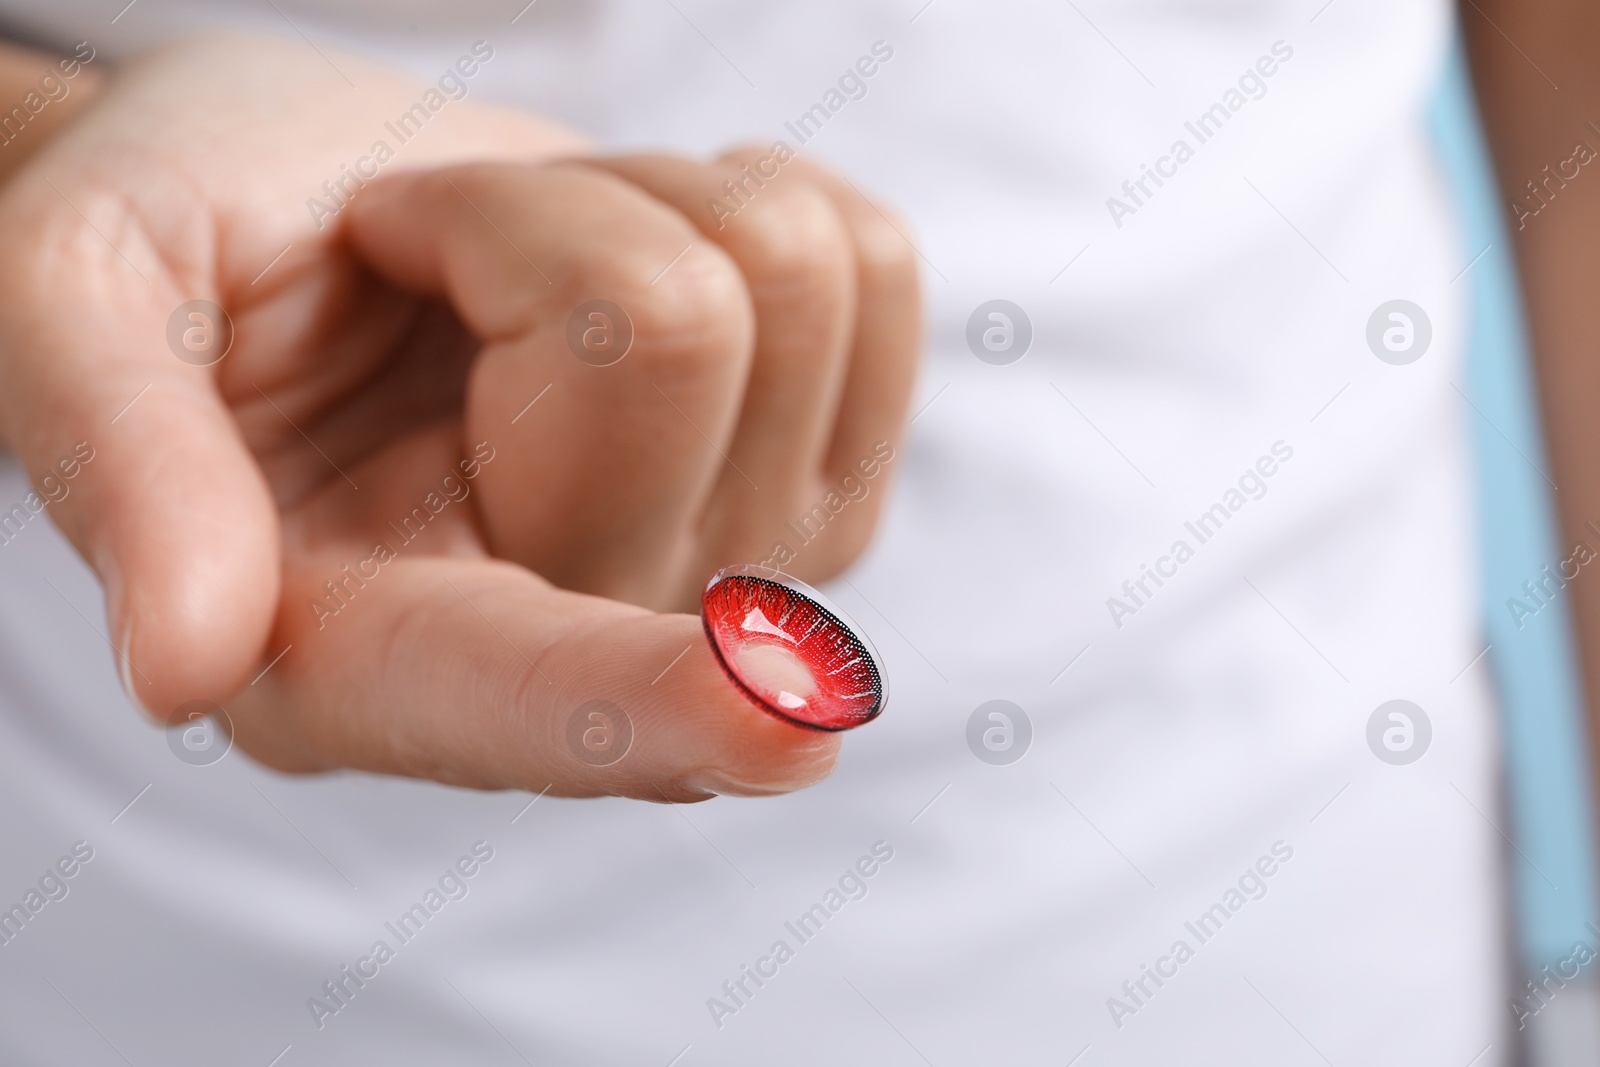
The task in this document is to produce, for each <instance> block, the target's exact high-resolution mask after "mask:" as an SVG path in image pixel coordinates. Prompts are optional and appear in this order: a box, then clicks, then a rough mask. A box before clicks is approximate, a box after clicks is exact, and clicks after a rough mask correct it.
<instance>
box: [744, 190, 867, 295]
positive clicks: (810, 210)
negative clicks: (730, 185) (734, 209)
mask: <svg viewBox="0 0 1600 1067" xmlns="http://www.w3.org/2000/svg"><path fill="white" fill-rule="evenodd" d="M730 229H731V230H732V231H733V232H732V234H730V237H731V238H732V239H733V241H735V242H736V243H737V247H738V254H739V257H740V259H741V260H743V261H744V262H745V263H746V264H747V266H748V267H749V269H750V271H751V273H752V274H754V275H756V276H758V277H759V278H760V279H761V281H762V283H763V284H772V285H780V286H782V285H794V284H805V283H811V284H815V280H816V279H818V278H819V277H821V278H826V279H829V280H832V279H836V278H838V277H840V276H846V277H847V276H848V275H849V273H850V272H851V271H853V270H854V262H853V259H854V256H853V253H852V249H851V240H850V233H849V231H848V230H847V228H846V227H845V223H844V219H843V218H842V217H840V215H839V212H838V209H837V208H835V207H834V206H833V201H832V200H830V199H829V198H828V197H827V196H826V195H825V194H824V193H822V192H821V191H819V190H817V189H815V188H812V187H811V186H808V185H801V184H798V183H790V184H787V185H775V184H774V185H769V186H768V188H767V189H764V190H762V195H759V196H757V197H754V198H752V199H751V201H750V208H749V210H747V211H743V212H741V213H740V214H739V215H738V216H737V217H736V218H735V219H734V220H732V222H731V223H730Z"/></svg>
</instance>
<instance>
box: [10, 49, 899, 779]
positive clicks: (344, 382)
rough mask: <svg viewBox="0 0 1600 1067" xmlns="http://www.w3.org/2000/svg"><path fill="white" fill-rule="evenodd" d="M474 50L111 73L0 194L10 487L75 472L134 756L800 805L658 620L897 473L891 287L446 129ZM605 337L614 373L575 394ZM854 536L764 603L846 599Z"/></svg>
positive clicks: (559, 161)
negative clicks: (194, 731) (186, 741)
mask: <svg viewBox="0 0 1600 1067" xmlns="http://www.w3.org/2000/svg"><path fill="white" fill-rule="evenodd" d="M483 51H484V50H483V48H482V47H481V46H480V47H479V49H478V50H476V51H474V50H472V49H469V48H467V47H463V49H462V53H463V58H464V60H467V61H469V62H464V63H463V65H462V66H461V67H460V69H459V70H456V71H453V72H451V74H450V76H449V78H448V79H442V80H441V83H440V85H439V86H436V87H429V86H425V85H419V84H416V83H413V82H411V81H409V80H408V79H405V78H402V77H399V76H397V75H395V74H393V73H390V72H388V71H385V70H383V69H381V68H378V67H375V66H372V65H369V64H366V63H363V62H360V61H358V60H355V59H351V58H349V57H344V56H331V57H327V58H324V57H323V56H322V55H321V54H320V53H318V52H315V51H313V50H312V49H310V48H308V47H306V46H304V45H303V44H300V43H296V42H279V41H274V40H266V39H259V38H247V37H236V36H229V37H209V38H203V39H198V40H195V41H192V42H189V43H186V44H183V45H180V46H176V47H174V48H171V49H169V50H166V51H164V52H162V53H160V54H157V55H155V56H152V57H150V58H148V59H146V60H144V61H142V62H140V63H137V64H135V65H133V66H131V67H130V68H128V69H126V70H124V71H122V72H120V73H119V74H118V75H117V77H115V78H114V79H113V80H112V81H111V82H110V84H109V85H108V86H107V90H106V93H105V96H104V98H103V99H102V100H100V101H99V102H98V103H97V104H96V105H95V106H94V107H93V108H92V109H91V110H90V111H88V113H87V114H85V115H84V116H82V117H81V118H80V119H79V120H77V121H76V122H74V123H73V124H72V125H71V126H70V127H69V128H68V129H66V130H65V131H64V132H62V133H61V134H60V135H59V136H58V137H56V138H55V139H54V140H53V141H51V142H50V144H49V145H48V146H47V147H46V148H45V149H44V150H43V151H42V152H41V153H40V155H39V156H38V157H37V158H36V159H34V160H33V161H32V162H31V163H30V164H29V165H28V166H27V167H26V168H24V169H23V170H22V171H21V172H20V173H19V174H18V175H17V176H16V177H15V178H13V179H12V180H11V182H10V183H9V185H8V186H7V188H6V189H5V192H4V195H3V196H0V242H3V244H4V246H5V248H4V253H5V254H4V255H0V293H3V294H4V296H3V297H0V436H3V437H4V439H5V440H6V441H8V442H9V443H10V444H11V445H12V446H13V447H14V448H15V449H16V450H17V451H18V452H19V453H20V454H21V455H22V456H23V458H24V460H25V462H26V463H27V465H28V467H29V470H30V471H31V472H32V474H33V475H34V477H35V478H36V479H42V478H43V476H44V475H45V474H46V473H48V472H49V471H50V470H51V469H52V468H54V467H55V466H56V464H57V462H58V461H59V460H60V459H61V458H62V457H64V456H69V455H71V454H72V453H73V450H74V447H75V446H76V445H77V443H78V442H80V441H83V442H87V443H88V446H89V447H91V448H92V449H93V450H94V459H93V460H92V462H90V463H89V464H87V465H85V466H83V468H82V470H81V472H80V473H79V475H78V477H77V479H76V480H75V481H74V483H73V486H74V488H73V491H72V492H71V494H69V495H68V496H67V497H66V498H65V499H63V500H62V501H61V502H60V503H59V504H55V505H52V506H51V511H52V513H53V516H54V518H55V520H56V521H57V523H58V524H60V525H61V527H62V529H63V530H65V531H66V533H67V535H68V536H69V537H70V538H71V539H72V540H73V542H74V544H76V545H77V546H78V548H79V550H80V551H82V552H83V554H84V556H85V558H86V559H88V560H89V561H90V563H91V564H92V565H93V566H94V567H95V569H96V570H97V572H98V573H99V574H100V576H101V578H102V580H103V581H104V583H105V585H106V589H107V613H108V616H109V621H110V625H111V628H112V630H111V634H112V637H113V640H114V641H115V643H116V646H117V654H118V658H119V665H120V667H121V669H122V672H123V677H124V679H125V683H126V685H127V686H128V689H129V691H130V693H131V694H132V695H133V696H134V697H135V698H136V699H137V700H138V701H139V703H140V704H142V705H143V706H144V707H145V708H146V709H148V710H149V711H150V712H151V714H152V715H154V716H155V717H156V718H158V719H160V720H163V721H166V720H169V719H172V718H174V717H177V716H181V715H182V714H184V711H185V709H186V708H190V707H193V706H195V705H193V704H192V703H191V702H195V701H216V702H221V703H222V704H223V706H224V707H225V708H226V711H227V714H228V717H229V719H230V720H231V722H232V724H233V728H234V730H235V736H236V740H237V743H238V744H240V745H241V746H242V747H243V748H245V749H246V750H247V751H249V752H251V753H252V754H254V755H256V756H257V757H259V758H261V759H262V760H264V761H265V762H268V763H269V764H272V765H274V766H277V767H280V768H284V769H291V770H317V769H324V768H332V767H340V766H345V767H357V768H364V769H369V770H376V771H382V772H389V773H398V774H409V775H418V776H425V777H430V778H435V779H438V780H441V781H446V782H452V783H456V784H462V785H470V786H478V787H485V788H506V787H517V788H528V789H535V790H538V789H545V788H549V789H551V790H552V791H553V792H556V793H558V794H566V795H591V794H600V793H617V794H622V795H629V796H638V797H645V798H650V799H670V800H688V799H695V798H698V797H701V796H704V795H706V794H708V793H710V792H737V793H764V792H777V791H783V790H787V789H792V788H797V787H799V786H802V785H805V784H808V783H809V782H812V781H815V780H816V779H817V778H819V777H821V776H822V775H824V774H826V773H827V771H828V769H829V768H830V767H831V766H832V762H833V760H834V758H835V755H836V753H837V748H838V739H837V737H836V736H835V735H827V734H820V733H814V732H811V731H806V730H803V729H801V728H798V727H795V726H792V725H789V724H786V723H783V722H779V721H777V720H775V719H773V718H770V717H768V716H766V715H764V714H762V713H761V712H759V711H757V710H756V709H754V708H753V707H751V706H750V705H749V704H747V703H746V702H745V701H744V699H743V698H742V697H741V696H739V695H738V694H737V693H736V692H735V691H734V690H733V688H732V687H731V686H729V685H728V684H727V682H726V681H725V680H724V679H723V678H722V677H721V674H720V672H719V669H718V668H717V666H716V664H715V662H714V661H713V659H712V657H711V654H710V652H709V650H708V649H707V647H706V644H705V641H704V638H703V637H702V635H701V633H700V627H699V622H698V620H697V619H695V618H693V617H692V616H690V615H678V614H656V613H655V612H656V611H661V610H686V609H692V608H693V606H694V604H695V600H696V597H695V593H696V591H697V589H698V588H699V586H700V585H701V584H703V582H704V580H705V578H706V576H707V574H708V573H709V572H710V571H711V570H712V569H714V568H715V567H717V566H721V565H723V564H726V563H732V562H746V561H752V560H759V559H765V558H769V557H770V556H771V554H772V552H773V543H774V542H776V541H779V540H789V541H790V543H791V544H794V540H793V539H792V538H788V537H786V532H785V530H784V529H783V524H784V523H785V521H786V520H795V519H798V518H799V517H800V516H802V515H806V514H807V513H808V512H810V511H811V509H812V506H813V505H814V504H817V503H818V502H820V501H822V500H823V499H824V498H825V497H826V494H828V493H829V492H830V490H831V491H834V492H835V493H836V494H838V495H841V496H846V495H853V494H849V493H848V485H846V486H845V488H844V489H843V490H842V489H841V485H842V484H844V479H845V478H846V477H847V476H849V475H852V474H853V476H854V480H853V481H852V482H851V483H848V484H852V485H853V484H859V482H860V479H861V477H862V476H861V473H860V470H861V468H860V467H859V466H858V465H860V464H863V463H865V462H868V461H874V460H879V461H881V459H882V455H883V453H882V451H881V447H882V446H880V451H879V452H878V453H877V454H876V455H875V454H874V445H875V444H877V442H879V441H885V442H890V443H891V446H892V442H893V441H894V439H895V437H896V434H897V432H898V427H899V424H900V421H901V420H902V418H903V416H904V410H905V405H906V400H907V396H908V393H909V388H910V380H911V376H912V372H913V362H914V357H915V353H916V347H917V327H918V308H917V296H916V273H915V268H914V264H913V261H912V259H911V258H910V250H909V248H908V247H907V246H906V245H905V244H904V242H903V240H902V239H901V238H900V236H899V235H898V234H897V233H896V232H895V229H894V228H893V227H892V226H891V225H890V224H889V223H888V221H887V220H886V219H885V218H884V216H883V215H881V214H880V213H879V211H878V210H877V209H876V208H875V207H873V206H872V205H871V204H869V203H868V202H867V201H865V200H864V199H862V198H861V197H860V196H859V195H858V194H857V193H855V192H854V190H853V189H852V188H851V187H850V186H849V185H848V184H846V183H844V182H842V181H840V180H839V179H837V178H834V177H831V176H830V175H827V174H826V173H824V172H822V171H821V170H820V169H818V168H816V167H814V166H813V165H811V164H810V163H808V162H807V161H804V160H799V159H789V160H786V161H784V162H783V163H782V164H781V166H777V165H776V164H775V163H774V162H773V161H772V160H771V159H770V158H768V157H769V156H770V155H771V153H770V151H769V150H762V151H757V152H754V153H741V154H736V155H734V156H730V157H728V158H725V159H723V160H719V161H717V162H716V163H712V164H701V163H693V162H689V161H685V160H678V159H668V158H657V157H648V158H644V157H637V158H629V159H618V160H609V161H595V160H589V161H583V160H580V159H578V158H575V157H578V156H579V155H580V154H581V153H583V152H584V151H585V145H584V144H583V142H582V140H581V139H580V138H578V137H576V136H575V135H572V134H570V133H568V132H566V131H563V130H560V129H558V128H556V127H554V126H552V125H550V124H548V123H544V122H541V121H538V120H536V119H534V118H532V117H529V116H526V115H522V114H519V113H515V112H511V111H507V110H502V109H497V108H489V107H483V106H480V105H478V104H477V103H476V102H475V101H471V100H466V99H451V96H452V95H453V94H454V93H455V92H456V91H457V87H463V88H465V89H470V87H471V85H472V77H471V75H469V74H467V73H466V71H467V70H468V69H469V67H470V68H471V69H473V70H474V71H475V72H476V71H477V70H478V69H479V68H480V67H481V66H482V65H483V63H484V62H491V63H492V56H491V57H485V56H484V55H483ZM402 116H410V121H409V123H407V122H402V121H401V118H402ZM397 124H398V125H397ZM402 137H403V138H404V140H403V141H402ZM380 142H381V143H382V144H383V146H384V150H380V149H379V147H378V146H379V144H380ZM763 160H766V161H765V162H763ZM747 162H748V163H750V164H751V165H752V166H755V165H757V164H759V165H760V171H761V173H766V174H772V176H771V177H770V178H766V179H763V181H764V184H761V185H757V184H756V183H755V182H753V181H751V180H750V179H748V178H746V177H745V171H744V170H743V164H745V163H747ZM775 166H776V173H773V171H774V167H775ZM352 175H354V176H352ZM358 178H359V180H358ZM725 181H739V182H742V183H743V185H744V190H745V191H744V193H743V194H742V195H740V196H739V197H738V199H737V200H734V199H730V198H729V197H728V196H727V193H726V190H724V189H723V187H722V186H723V183H724V182H725ZM325 183H326V184H325ZM714 198H715V199H720V200H721V201H722V203H723V204H724V208H723V210H722V211H715V210H713V209H711V208H710V207H708V205H707V201H710V200H712V199H714ZM736 203H737V204H739V205H741V206H739V208H738V210H737V213H730V212H729V210H728V208H727V205H730V204H736ZM597 300H603V301H607V302H608V304H609V305H610V307H608V308H606V309H604V311H603V317H602V318H600V319H591V318H589V317H588V311H589V308H588V307H587V306H586V305H587V304H588V302H590V301H597ZM192 301H209V302H211V303H212V304H215V305H220V306H221V307H223V308H226V309H227V313H226V314H227V317H226V318H219V317H218V316H217V315H215V313H213V312H211V311H210V310H209V309H208V308H207V307H205V306H203V305H192V306H191V305H190V303H189V302H192ZM581 305H585V306H582V307H581ZM613 308H620V309H621V312H622V314H621V315H620V316H619V315H617V314H615V313H614V311H612V309H613ZM575 312H577V313H578V314H577V318H576V320H575V321H576V326H575V327H572V328H569V323H570V322H572V321H574V313H575ZM196 315H198V316H199V317H198V318H196V317H194V316H196ZM230 322H231V328H232V329H231V345H230V346H228V347H227V348H226V354H225V355H222V356H221V358H220V359H219V360H218V361H216V362H214V363H210V365H207V366H198V365H196V364H203V363H208V362H209V361H210V360H212V359H214V358H216V357H217V356H218V355H219V353H220V352H221V346H222V344H223V343H224V342H226V341H227V339H228V337H229V336H230V334H229V329H228V327H229V323H230ZM595 329H598V331H599V332H593V330H595ZM586 330H590V331H591V332H590V333H589V334H588V337H587V340H588V346H587V347H586V346H585V344H584V339H585V331H586ZM606 330H619V331H623V332H631V337H632V339H631V345H630V346H629V347H628V348H627V350H626V354H625V355H624V356H623V358H621V359H620V361H617V362H611V363H610V365H605V366H601V365H597V364H603V363H608V362H609V361H610V359H611V358H612V356H613V355H614V354H615V353H616V351H617V348H616V346H615V341H616V338H615V337H612V338H610V339H609V340H608V335H607V334H606ZM569 335H570V336H572V337H574V338H575V339H576V340H575V341H574V342H573V343H569ZM617 336H619V337H620V336H621V335H620V334H618V335H617ZM607 344H611V345H612V347H611V348H609V349H608V348H607ZM180 357H181V358H180ZM873 466H874V467H875V468H876V467H878V466H879V464H878V463H874V464H873ZM880 484H881V479H880ZM836 498H837V497H836ZM879 500H881V493H873V494H868V495H867V496H865V497H864V498H862V499H860V500H858V501H857V502H854V503H851V504H850V505H849V506H848V507H845V508H843V509H842V510H839V511H838V514H837V516H836V517H832V518H830V521H829V522H828V524H827V526H826V528H825V529H824V531H823V533H822V535H821V536H820V537H818V538H816V540H815V541H813V542H811V543H809V544H806V545H805V546H804V547H799V546H796V547H799V552H798V557H797V558H796V559H795V560H793V562H792V564H791V566H792V568H793V569H795V570H797V571H798V573H800V574H801V575H802V576H809V577H812V578H817V577H821V576H825V575H826V574H829V573H832V572H834V571H836V570H838V569H839V568H841V567H842V566H843V565H844V564H845V563H847V562H848V561H849V559H850V558H852V557H853V556H854V554H855V553H856V552H857V551H859V549H860V547H861V546H862V544H863V543H864V541H865V538H866V536H867V534H868V533H869V532H870V528H871V525H872V521H873V519H874V517H875V513H876V509H877V505H878V502H879ZM811 525H812V527H813V528H815V526H816V525H817V523H816V522H815V521H813V522H812V524H811ZM786 562H787V561H786ZM552 583H554V584H552ZM269 664H270V666H269ZM596 702H603V703H596ZM595 708H602V709H607V710H605V711H604V714H605V715H607V716H610V717H611V718H612V719H616V718H617V716H618V715H619V714H620V716H621V717H622V720H625V722H624V721H622V720H618V721H617V722H616V723H614V724H613V726H614V727H615V728H616V729H617V730H619V731H623V732H626V730H627V729H631V737H632V740H631V746H630V747H629V748H628V749H627V751H626V755H624V756H622V757H621V758H620V759H618V760H616V761H615V762H611V763H609V764H606V765H604V766H597V765H596V763H597V762H603V761H601V760H597V759H596V758H595V755H594V753H592V752H587V751H585V750H584V749H583V747H582V746H581V745H577V744H576V743H575V742H573V741H572V740H571V739H572V738H574V737H576V736H578V734H581V733H582V728H581V726H580V728H578V733H577V734H575V733H573V732H572V730H573V726H572V724H573V722H574V721H575V719H576V720H577V721H579V722H580V724H581V723H584V722H588V721H590V720H589V719H588V718H587V717H588V716H589V714H590V713H591V712H592V711H593V709H595ZM608 728H610V727H608ZM607 758H609V757H607Z"/></svg>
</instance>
